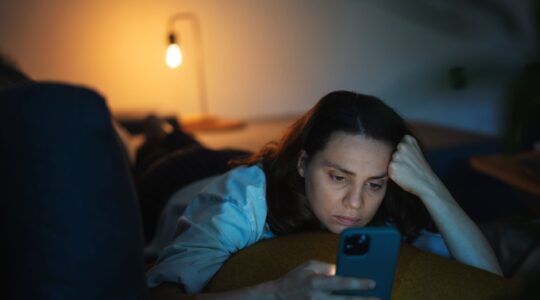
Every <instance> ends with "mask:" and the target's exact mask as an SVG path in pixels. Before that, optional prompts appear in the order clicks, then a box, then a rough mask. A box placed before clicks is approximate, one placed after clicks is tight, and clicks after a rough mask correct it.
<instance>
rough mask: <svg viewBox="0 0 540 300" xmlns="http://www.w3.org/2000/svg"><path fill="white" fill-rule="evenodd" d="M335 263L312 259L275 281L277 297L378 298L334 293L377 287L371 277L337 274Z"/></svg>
mask: <svg viewBox="0 0 540 300" xmlns="http://www.w3.org/2000/svg"><path fill="white" fill-rule="evenodd" d="M335 269H336V267H335V265H333V264H327V263H323V262H319V261H310V262H308V263H305V264H303V265H301V266H300V267H298V268H296V269H294V270H292V271H290V272H289V273H287V274H286V275H285V276H284V277H282V278H280V279H278V280H276V281H275V294H276V296H277V297H276V298H277V299H280V300H281V299H378V298H370V297H353V296H348V297H347V296H340V295H333V294H332V291H339V290H369V289H372V288H374V287H375V282H374V281H373V280H370V279H358V278H346V277H340V276H335Z"/></svg>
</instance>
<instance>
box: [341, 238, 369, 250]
mask: <svg viewBox="0 0 540 300" xmlns="http://www.w3.org/2000/svg"><path fill="white" fill-rule="evenodd" d="M369 240H370V239H369V236H368V235H367V234H353V235H350V236H348V237H346V238H345V245H344V252H345V254H347V255H364V254H366V253H367V252H368V249H369Z"/></svg>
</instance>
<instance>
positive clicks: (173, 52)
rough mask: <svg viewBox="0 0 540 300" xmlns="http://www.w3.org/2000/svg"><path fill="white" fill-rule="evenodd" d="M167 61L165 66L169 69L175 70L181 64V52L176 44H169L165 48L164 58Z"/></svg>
mask: <svg viewBox="0 0 540 300" xmlns="http://www.w3.org/2000/svg"><path fill="white" fill-rule="evenodd" d="M165 60H166V61H167V66H169V68H176V67H178V66H179V65H180V64H182V51H181V50H180V47H179V46H178V45H177V44H170V45H169V47H167V56H166V58H165Z"/></svg>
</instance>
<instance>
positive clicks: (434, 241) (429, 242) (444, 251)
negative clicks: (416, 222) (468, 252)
mask: <svg viewBox="0 0 540 300" xmlns="http://www.w3.org/2000/svg"><path fill="white" fill-rule="evenodd" d="M412 245H413V246H414V247H416V248H418V249H420V250H424V251H427V252H431V253H433V254H437V255H440V256H443V257H447V258H451V255H450V251H448V247H447V246H446V243H445V241H444V239H443V237H442V235H441V234H440V233H434V232H429V231H427V230H425V229H423V230H422V231H421V232H420V235H419V236H418V237H417V238H416V239H415V240H414V241H413V242H412Z"/></svg>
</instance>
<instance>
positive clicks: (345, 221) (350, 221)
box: [334, 216, 360, 226]
mask: <svg viewBox="0 0 540 300" xmlns="http://www.w3.org/2000/svg"><path fill="white" fill-rule="evenodd" d="M334 218H336V220H337V222H338V223H339V224H341V225H343V226H353V225H356V224H358V222H360V219H358V218H351V217H344V216H334Z"/></svg>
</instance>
